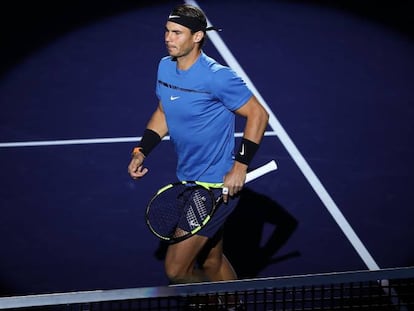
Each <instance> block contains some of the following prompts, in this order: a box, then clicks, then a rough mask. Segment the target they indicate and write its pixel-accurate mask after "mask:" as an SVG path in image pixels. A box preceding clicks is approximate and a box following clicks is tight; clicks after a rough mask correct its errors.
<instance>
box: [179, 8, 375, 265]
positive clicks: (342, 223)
mask: <svg viewBox="0 0 414 311" xmlns="http://www.w3.org/2000/svg"><path fill="white" fill-rule="evenodd" d="M185 2H186V3H188V4H191V5H194V6H197V7H199V5H198V4H197V2H196V1H192V0H186V1H185ZM207 23H208V26H212V24H211V23H210V21H209V20H207ZM208 36H209V38H210V40H211V41H212V42H213V44H214V46H215V47H216V49H217V50H218V51H219V53H220V54H221V56H222V57H223V59H224V60H225V61H226V62H227V64H228V65H229V66H230V67H231V68H232V69H233V70H234V71H236V72H237V73H238V74H239V75H240V76H241V77H242V78H243V80H244V81H245V82H246V83H247V85H248V86H249V87H250V89H251V90H252V91H253V93H254V95H255V96H256V97H257V99H258V100H259V101H260V102H261V103H262V104H263V106H265V107H266V108H267V111H268V112H269V115H270V118H269V124H270V126H271V128H272V129H273V130H274V131H275V132H276V133H277V136H278V137H279V139H280V140H281V142H282V144H283V145H284V146H285V148H286V150H287V151H288V152H289V154H290V156H291V157H292V158H293V160H294V161H295V162H296V164H297V166H298V167H299V169H300V170H301V171H302V173H303V175H305V177H306V179H307V180H308V182H309V183H310V185H311V186H312V188H313V189H314V191H315V192H316V194H317V195H318V196H319V198H320V199H321V201H322V202H323V204H324V205H325V207H326V208H327V209H328V211H329V213H330V214H331V215H332V217H333V218H334V219H335V221H336V223H337V224H338V226H339V227H340V228H341V230H342V231H343V233H344V234H345V236H346V237H347V238H348V240H349V242H350V243H351V244H352V246H353V247H354V248H355V250H356V251H357V253H358V255H359V256H360V257H361V259H362V260H363V261H364V263H365V265H366V266H367V267H368V268H369V269H370V270H378V269H380V268H379V266H378V264H377V263H376V262H375V260H374V258H372V256H371V254H370V253H369V252H368V250H367V248H366V247H365V246H364V244H363V243H362V242H361V240H360V239H359V237H358V236H357V235H356V233H355V231H354V230H353V229H352V227H351V226H350V224H349V223H348V221H347V220H346V219H345V217H344V216H343V214H342V212H341V211H340V210H339V208H338V206H337V205H336V204H335V202H334V201H333V199H332V197H331V196H330V195H329V193H328V192H327V191H326V189H325V187H324V186H323V185H322V183H321V182H320V180H319V178H318V177H317V176H316V175H315V173H314V172H313V171H312V169H311V167H310V166H309V164H308V163H307V162H306V160H305V158H304V157H303V156H302V155H301V153H300V152H299V150H298V149H297V148H296V146H295V144H294V143H293V141H292V140H291V139H290V137H289V135H288V134H287V132H286V131H285V130H284V128H283V127H282V125H281V124H280V122H279V121H278V120H277V118H276V116H275V115H274V113H273V112H272V110H271V109H270V107H269V106H268V104H267V103H266V102H265V100H264V99H263V98H262V96H261V95H260V93H259V92H258V90H257V89H256V87H255V86H254V85H253V83H252V81H251V80H250V78H249V77H248V76H247V74H246V73H245V72H244V70H243V68H242V67H241V66H240V64H239V63H238V61H237V60H236V58H235V57H234V56H233V54H232V53H231V51H230V50H229V48H228V47H227V46H226V44H225V43H224V41H223V40H222V39H221V37H220V36H219V34H218V33H217V32H216V31H209V32H208Z"/></svg>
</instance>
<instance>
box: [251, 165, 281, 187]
mask: <svg viewBox="0 0 414 311" xmlns="http://www.w3.org/2000/svg"><path fill="white" fill-rule="evenodd" d="M274 170H277V164H276V161H275V160H272V161H270V162H268V163H266V164H265V165H263V166H260V167H258V168H256V169H254V170H253V171H250V172H248V173H247V175H246V181H245V183H248V182H250V181H252V180H254V179H256V178H258V177H261V176H263V175H264V174H267V173H270V172H271V171H274Z"/></svg>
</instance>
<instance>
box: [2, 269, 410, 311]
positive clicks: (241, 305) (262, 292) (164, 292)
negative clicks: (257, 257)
mask: <svg viewBox="0 0 414 311" xmlns="http://www.w3.org/2000/svg"><path fill="white" fill-rule="evenodd" d="M0 309H7V310H46V311H48V310H50V311H52V310H79V311H86V310H88V311H89V310H90V311H92V310H119V311H121V310H148V311H150V310H184V311H187V310H188V311H190V310H229V311H230V310H264V311H265V310H266V311H268V310H269V311H270V310H375V311H383V310H414V268H395V269H385V270H375V271H355V272H343V273H331V274H315V275H303V276H291V277H280V278H262V279H249V280H238V281H230V282H212V283H198V284H187V285H176V286H168V287H151V288H136V289H123V290H122V289H121V290H104V291H91V292H74V293H61V294H50V295H32V296H20V297H4V298H0Z"/></svg>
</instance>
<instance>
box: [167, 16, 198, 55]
mask: <svg viewBox="0 0 414 311" xmlns="http://www.w3.org/2000/svg"><path fill="white" fill-rule="evenodd" d="M200 33H201V32H196V33H195V34H192V33H191V30H190V29H189V28H187V27H185V26H182V25H180V24H177V23H173V22H167V24H166V25H165V45H166V46H167V50H168V53H169V54H170V56H172V57H176V58H179V57H182V56H186V55H188V54H189V53H190V52H191V51H192V50H194V48H196V45H197V44H196V41H197V40H198V37H199V36H200Z"/></svg>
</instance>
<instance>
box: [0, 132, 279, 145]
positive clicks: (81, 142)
mask: <svg viewBox="0 0 414 311" xmlns="http://www.w3.org/2000/svg"><path fill="white" fill-rule="evenodd" d="M234 136H235V137H242V136H243V133H235V134H234ZM265 136H276V132H273V131H266V132H265ZM141 138H142V137H138V136H137V137H114V138H87V139H64V140H40V141H18V142H8V143H0V148H12V147H38V146H61V145H85V144H112V143H129V142H132V143H136V142H138V141H140V140H141ZM162 140H170V136H165V137H164V138H163V139H162Z"/></svg>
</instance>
